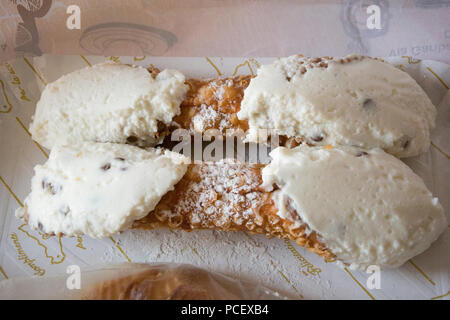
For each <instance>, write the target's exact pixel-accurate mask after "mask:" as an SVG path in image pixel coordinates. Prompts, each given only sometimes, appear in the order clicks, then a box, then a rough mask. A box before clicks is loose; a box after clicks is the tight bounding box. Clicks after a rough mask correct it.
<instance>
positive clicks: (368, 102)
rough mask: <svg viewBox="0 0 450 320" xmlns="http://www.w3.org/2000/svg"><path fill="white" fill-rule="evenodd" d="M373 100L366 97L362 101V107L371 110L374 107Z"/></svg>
mask: <svg viewBox="0 0 450 320" xmlns="http://www.w3.org/2000/svg"><path fill="white" fill-rule="evenodd" d="M375 105H376V104H375V101H373V100H372V99H366V100H364V102H363V108H364V110H367V111H369V110H373V109H374V108H375Z"/></svg>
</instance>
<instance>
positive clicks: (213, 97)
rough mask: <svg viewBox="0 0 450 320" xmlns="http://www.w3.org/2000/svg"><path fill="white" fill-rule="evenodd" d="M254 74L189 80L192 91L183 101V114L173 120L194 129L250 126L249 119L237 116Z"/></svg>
mask: <svg viewBox="0 0 450 320" xmlns="http://www.w3.org/2000/svg"><path fill="white" fill-rule="evenodd" d="M250 78H251V76H237V77H230V78H218V79H211V80H198V79H189V80H187V81H186V83H187V84H188V85H189V91H188V93H187V95H186V99H185V100H184V101H183V102H182V104H181V114H180V115H178V116H176V117H175V118H174V119H173V121H174V122H176V123H177V124H179V125H180V127H181V128H183V129H187V130H189V131H191V132H201V131H205V130H207V129H219V130H220V131H221V133H223V134H225V133H226V130H228V129H232V130H236V129H242V130H243V131H246V130H247V129H248V123H247V121H241V120H239V119H238V118H237V112H238V111H239V110H240V108H241V101H242V98H243V97H244V90H245V89H246V88H247V86H248V84H249V83H250Z"/></svg>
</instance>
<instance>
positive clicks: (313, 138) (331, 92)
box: [238, 55, 436, 157]
mask: <svg viewBox="0 0 450 320" xmlns="http://www.w3.org/2000/svg"><path fill="white" fill-rule="evenodd" d="M319 59H320V58H315V59H314V58H303V57H299V56H291V57H288V58H283V59H279V60H277V61H275V62H274V63H273V64H270V65H263V66H261V68H259V69H258V74H257V76H256V77H255V78H254V79H252V80H251V82H250V85H249V86H248V88H247V89H246V90H245V92H244V99H243V101H242V104H241V110H240V111H239V112H238V118H239V119H241V120H246V119H247V120H248V122H249V126H250V134H249V136H248V140H250V141H254V142H256V141H257V136H258V129H271V130H273V131H272V132H275V133H277V134H281V135H287V136H289V137H291V136H301V137H306V138H307V139H309V141H310V142H314V143H316V144H319V145H327V144H333V145H348V146H358V147H362V148H367V149H371V148H375V147H379V148H382V149H384V150H385V151H386V152H388V153H391V154H393V155H395V156H397V157H410V156H414V155H417V154H419V153H421V152H424V151H426V150H428V148H429V145H430V129H431V128H433V127H434V121H435V117H436V109H435V107H434V105H433V104H432V103H431V101H430V99H429V98H428V96H427V95H426V93H425V92H424V91H423V90H422V88H421V87H420V86H419V85H418V84H417V83H416V81H415V80H414V79H413V78H411V76H409V75H408V74H407V73H406V72H403V71H402V70H400V69H398V68H396V67H394V66H393V65H391V64H389V63H386V62H383V61H381V60H377V59H372V58H368V57H361V56H356V55H351V56H347V57H345V58H343V59H338V58H335V59H331V58H330V59H329V58H321V59H320V60H319Z"/></svg>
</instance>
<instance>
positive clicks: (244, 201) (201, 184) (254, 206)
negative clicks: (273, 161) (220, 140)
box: [133, 159, 334, 260]
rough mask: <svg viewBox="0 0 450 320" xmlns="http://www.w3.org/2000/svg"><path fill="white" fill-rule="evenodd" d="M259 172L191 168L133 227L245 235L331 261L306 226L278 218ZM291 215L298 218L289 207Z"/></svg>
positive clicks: (234, 165)
mask: <svg viewBox="0 0 450 320" xmlns="http://www.w3.org/2000/svg"><path fill="white" fill-rule="evenodd" d="M262 167H263V165H250V164H243V163H239V162H237V161H236V160H229V159H228V160H224V161H220V162H215V163H202V164H192V165H190V167H189V168H188V170H187V173H186V174H185V175H184V177H183V178H182V179H181V180H180V182H178V184H177V185H176V186H175V189H174V190H173V191H170V192H168V193H167V194H166V195H164V197H163V198H162V199H161V201H160V202H159V203H158V205H157V206H156V208H155V210H153V211H152V212H151V213H149V214H148V215H147V216H146V217H144V218H142V219H140V220H138V221H135V223H134V224H133V228H139V229H155V228H171V229H181V230H186V231H191V230H199V229H213V230H221V231H245V232H249V233H256V234H263V235H267V236H269V237H272V236H273V237H278V238H287V239H291V240H294V241H295V242H296V243H297V244H298V245H300V246H303V247H305V248H307V249H308V250H310V251H312V252H315V253H317V254H318V255H321V256H323V257H324V258H325V259H326V260H331V259H333V258H334V255H333V254H332V253H331V252H330V251H329V250H328V249H327V248H326V247H325V245H324V244H323V243H322V242H320V240H319V239H318V236H317V234H316V233H315V232H314V231H312V232H307V226H306V225H305V224H304V223H301V224H297V225H296V224H294V223H293V222H292V221H291V220H289V219H283V218H281V217H279V216H278V215H277V211H278V209H277V208H276V207H275V204H274V202H273V200H272V195H273V192H265V191H264V190H262V189H261V182H262V177H261V169H262ZM288 207H290V206H288ZM291 215H292V217H293V218H295V219H299V217H298V215H297V213H296V212H295V211H294V210H293V209H292V208H291Z"/></svg>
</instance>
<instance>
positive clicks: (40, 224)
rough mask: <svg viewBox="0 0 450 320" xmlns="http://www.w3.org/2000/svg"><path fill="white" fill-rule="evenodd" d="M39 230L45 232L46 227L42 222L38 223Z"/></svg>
mask: <svg viewBox="0 0 450 320" xmlns="http://www.w3.org/2000/svg"><path fill="white" fill-rule="evenodd" d="M38 229H39V230H41V231H44V226H43V225H42V223H40V222H38Z"/></svg>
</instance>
